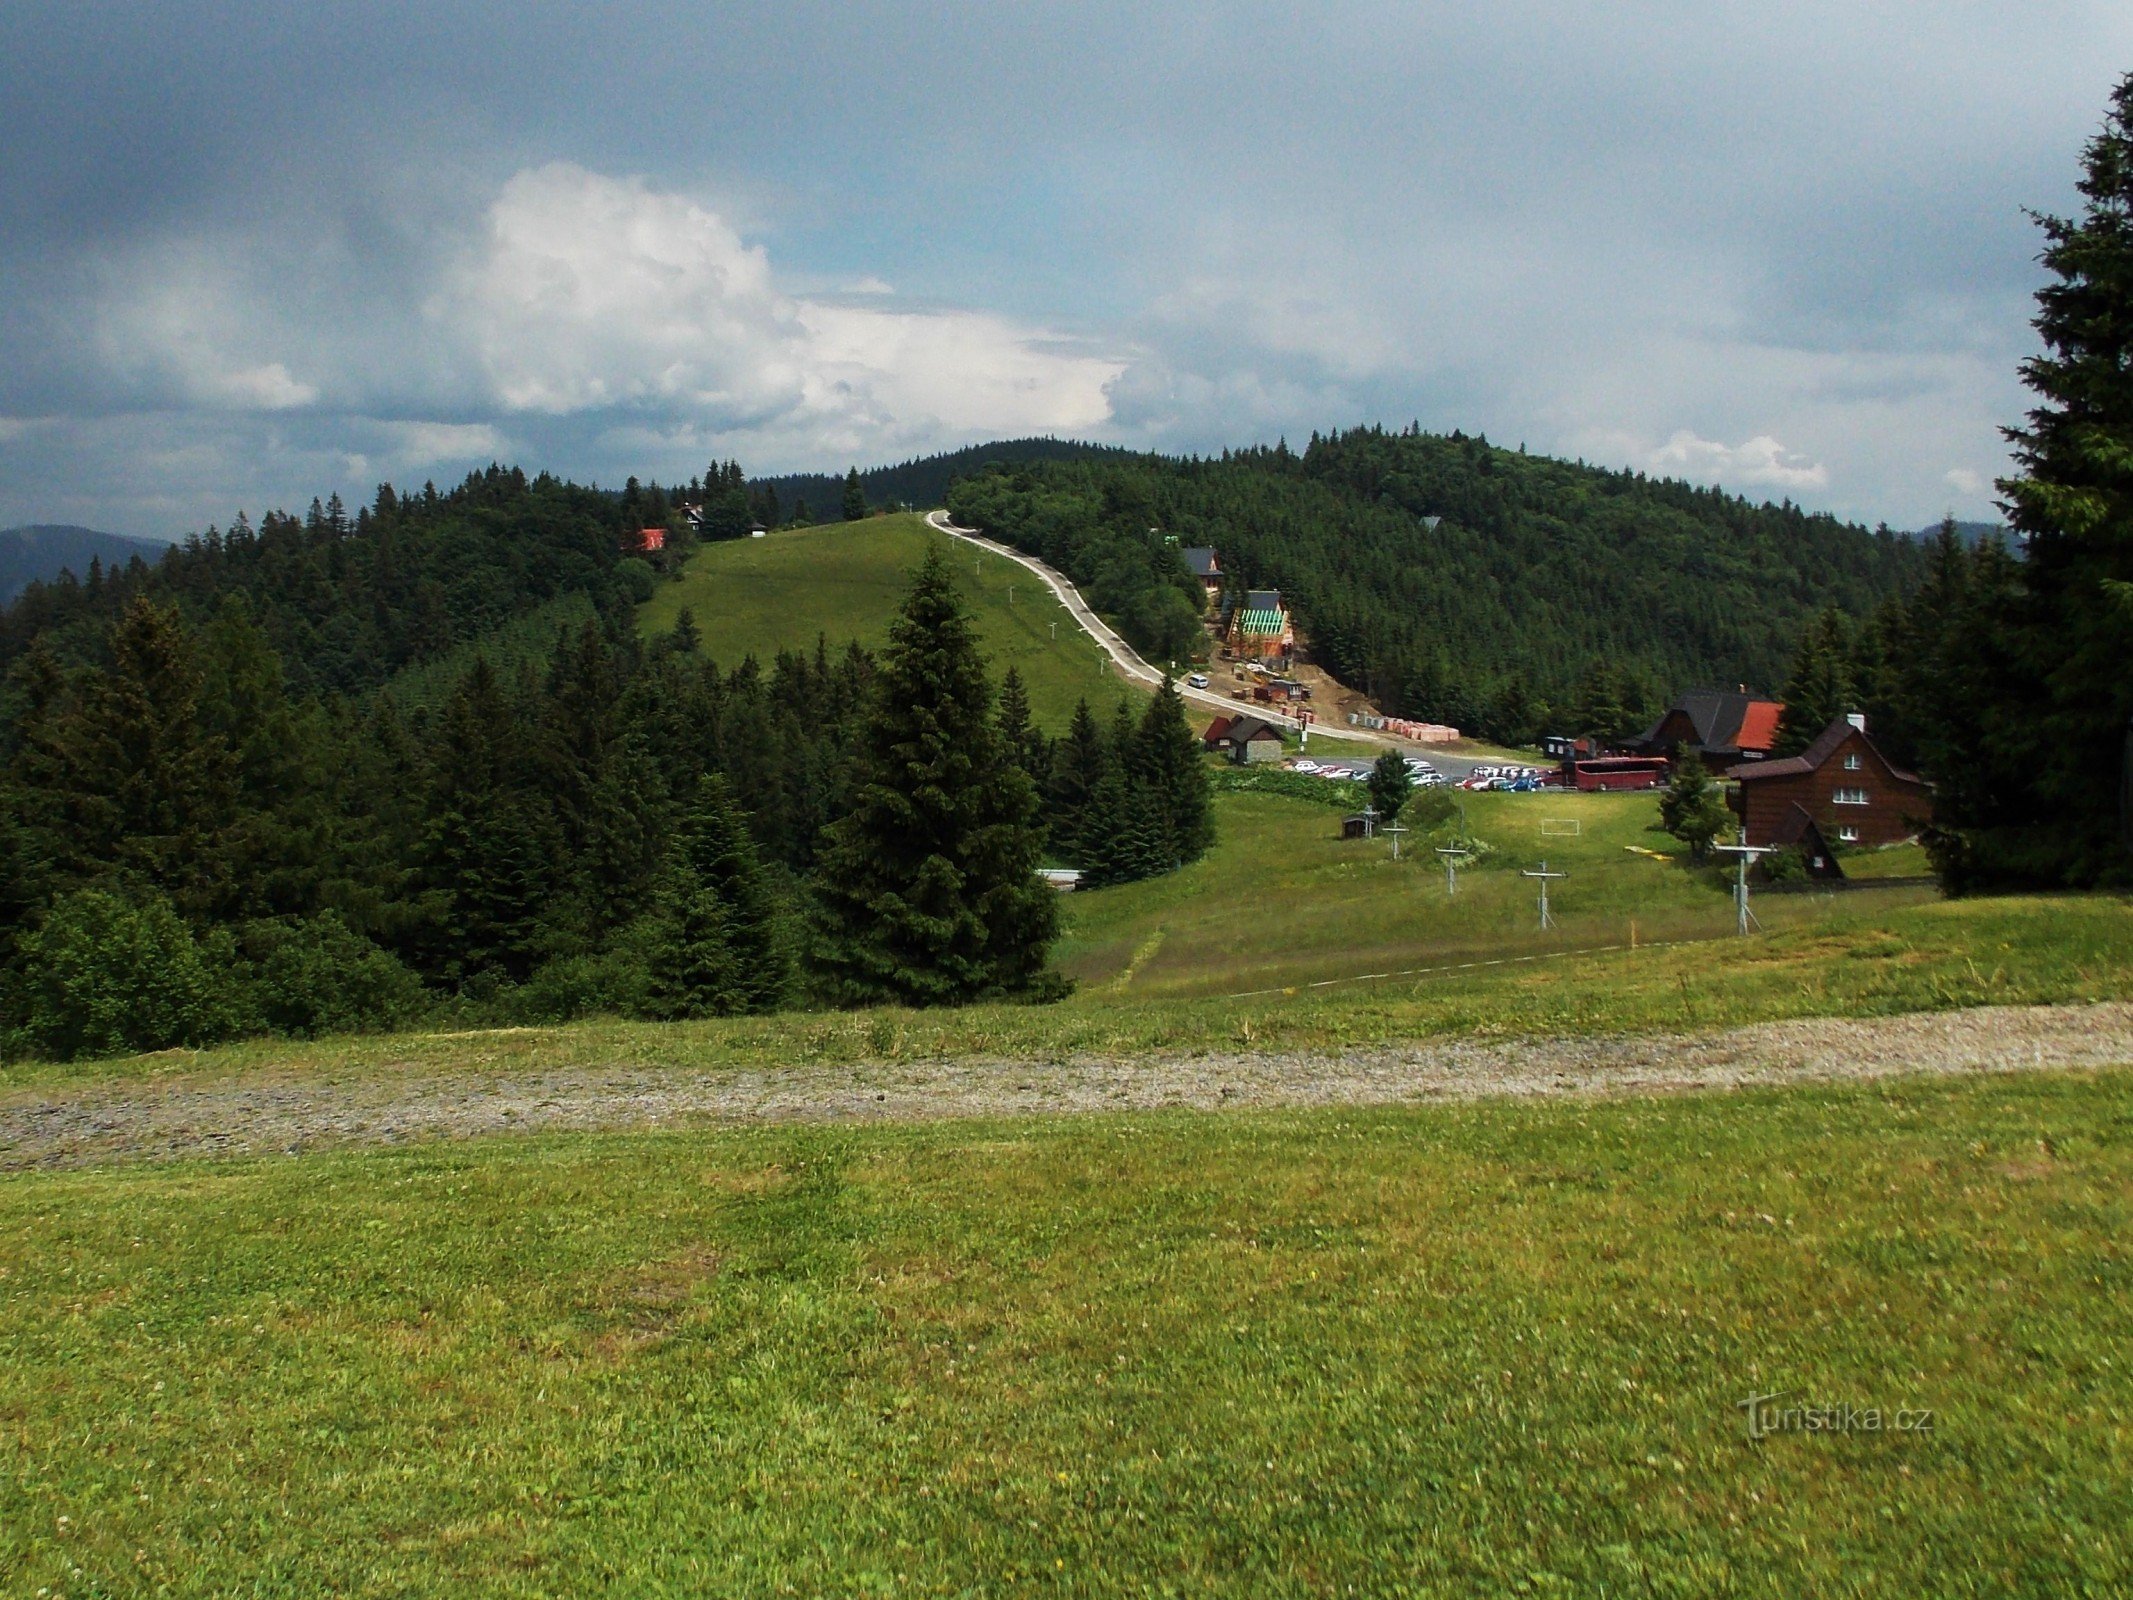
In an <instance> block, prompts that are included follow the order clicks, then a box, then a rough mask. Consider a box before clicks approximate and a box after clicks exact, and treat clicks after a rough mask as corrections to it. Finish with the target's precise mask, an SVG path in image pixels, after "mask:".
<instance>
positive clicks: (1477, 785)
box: [1459, 772, 1496, 789]
mask: <svg viewBox="0 0 2133 1600" xmlns="http://www.w3.org/2000/svg"><path fill="white" fill-rule="evenodd" d="M1495 781H1496V780H1495V779H1494V778H1484V777H1483V776H1482V775H1481V774H1480V773H1478V772H1470V773H1468V774H1467V775H1466V776H1465V777H1463V778H1461V779H1460V780H1459V787H1460V788H1462V789H1486V788H1488V787H1489V786H1490V785H1491V784H1493V783H1494V782H1495Z"/></svg>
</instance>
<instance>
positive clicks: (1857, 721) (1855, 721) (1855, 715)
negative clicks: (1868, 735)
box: [1844, 711, 1866, 733]
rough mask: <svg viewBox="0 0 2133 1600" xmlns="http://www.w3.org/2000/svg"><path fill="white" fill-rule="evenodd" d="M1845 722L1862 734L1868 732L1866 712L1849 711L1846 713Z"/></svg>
mask: <svg viewBox="0 0 2133 1600" xmlns="http://www.w3.org/2000/svg"><path fill="white" fill-rule="evenodd" d="M1844 720H1845V721H1846V722H1849V723H1850V724H1851V725H1852V726H1853V727H1855V728H1857V729H1858V730H1859V731H1860V732H1861V733H1864V732H1866V713H1865V712H1864V711H1847V712H1845V713H1844Z"/></svg>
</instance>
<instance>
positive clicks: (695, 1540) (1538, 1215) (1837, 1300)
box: [0, 1072, 2133, 1597]
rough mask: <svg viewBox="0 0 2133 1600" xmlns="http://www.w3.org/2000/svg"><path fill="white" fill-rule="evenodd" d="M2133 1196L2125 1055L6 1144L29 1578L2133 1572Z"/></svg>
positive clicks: (807, 1589) (9, 1501) (914, 1582)
mask: <svg viewBox="0 0 2133 1600" xmlns="http://www.w3.org/2000/svg"><path fill="white" fill-rule="evenodd" d="M2129 1195H2133V1076H2129V1075H2128V1074H2126V1073H2123V1072H2118V1073H2105V1074H2096V1075H2078V1074H2065V1075H2059V1074H2047V1075H2036V1076H2024V1077H2020V1078H2005V1079H1983V1080H1976V1079H1973V1080H1969V1081H1960V1082H1958V1081H1909V1082H1889V1083H1883V1084H1880V1085H1876V1086H1873V1087H1870V1088H1849V1089H1812V1090H1807V1089H1801V1090H1792V1091H1787V1092H1782V1093H1779V1092H1763V1093H1751V1094H1740V1095H1730V1096H1727V1095H1690V1096H1684V1097H1678V1098H1674V1099H1667V1100H1655V1101H1618V1102H1601V1103H1584V1102H1561V1103H1547V1104H1507V1103H1496V1104H1484V1105H1475V1106H1468V1107H1462V1108H1435V1109H1427V1110H1412V1111H1390V1110H1387V1111H1371V1112H1354V1111H1347V1112H1314V1113H1286V1114H1238V1115H1231V1116H1205V1115H1189V1114H1182V1113H1181V1114H1163V1115H1157V1114H1148V1115H1135V1116H1125V1117H1113V1118H1078V1119H1074V1118H1069V1119H1056V1120H1052V1121H1047V1122H1000V1123H989V1124H951V1125H934V1126H921V1127H903V1128H895V1127H873V1128H864V1129H859V1128H812V1129H798V1130H795V1129H780V1130H756V1131H723V1132H695V1133H675V1134H642V1135H634V1136H621V1135H616V1136H574V1137H554V1138H545V1137H544V1138H536V1139H524V1140H516V1141H512V1140H499V1141H490V1142H486V1143H482V1144H476V1145H460V1146H450V1147H440V1148H432V1149H424V1150H413V1151H386V1152H368V1153H347V1154H335V1155H313V1156H307V1157H304V1158H300V1159H295V1160H277V1161H263V1162H241V1163H229V1164H223V1165H193V1166H179V1167H156V1168H142V1167H136V1168H125V1169H116V1170H103V1171H85V1172H76V1173H47V1174H39V1175H21V1174H18V1175H14V1176H10V1177H6V1178H0V1589H4V1591H5V1592H7V1593H9V1594H21V1595H25V1596H27V1595H33V1594H45V1593H49V1594H51V1595H55V1596H56V1595H91V1594H144V1593H156V1594H167V1595H220V1594H233V1593H247V1594H251V1593H260V1594H267V1593H271V1594H327V1593H334V1594H349V1595H388V1594H425V1595H444V1596H459V1595H587V1594H613V1595H630V1596H640V1595H702V1594H717V1595H766V1596H769V1595H790V1594H798V1595H875V1594H881V1595H889V1594H911V1595H999V1594H1017V1593H1035V1594H1059V1595H1115V1594H1150V1595H1161V1594H1169V1595H1190V1594H1227V1595H1239V1596H1255V1597H1258V1596H1306V1595H1334V1594H1371V1595H1391V1594H1413V1595H1437V1594H1442V1595H1458V1596H1466V1595H1495V1594H1577V1595H1601V1594H1624V1595H1682V1596H1704V1595H1749V1594H1754V1595H1766V1594H1778V1595H1807V1594H1813V1595H1849V1594H1861V1595H1865V1594H1875V1595H1900V1596H1905V1597H1910V1596H1916V1595H1922V1594H1930V1595H1963V1594H1978V1595H1984V1594H1994V1595H1998V1594H2016V1593H2020V1594H2035V1595H2047V1594H2048V1595H2072V1594H2085V1595H2096V1596H2101V1595H2105V1594H2121V1593H2125V1592H2127V1590H2128V1588H2129V1586H2133V1544H2129V1535H2128V1527H2129V1524H2128V1522H2127V1519H2126V1517H2125V1505H2126V1497H2127V1493H2128V1490H2129V1485H2133V1459H2129V1457H2133V1432H2129V1422H2133V1416H2129V1401H2133V1387H2129V1383H2128V1373H2127V1367H2126V1363H2127V1359H2128V1357H2127V1351H2128V1350H2129V1349H2133V1277H2129V1272H2128V1261H2129V1258H2128V1253H2127V1244H2126V1241H2127V1239H2128V1238H2129V1237H2133V1206H2129V1202H2128V1197H2129ZM1780 1391H1782V1392H1783V1394H1784V1395H1785V1396H1786V1400H1785V1402H1784V1403H1786V1404H1790V1405H1794V1406H1824V1407H1837V1406H1847V1405H1848V1406H1851V1407H1853V1408H1856V1409H1858V1410H1864V1409H1865V1408H1877V1409H1878V1410H1879V1412H1880V1413H1881V1416H1882V1418H1883V1426H1882V1431H1879V1432H1874V1433H1866V1432H1853V1433H1847V1434H1842V1435H1838V1434H1829V1433H1823V1434H1810V1433H1797V1432H1796V1433H1781V1434H1778V1435H1776V1436H1774V1437H1771V1438H1767V1439H1765V1440H1763V1441H1762V1442H1760V1443H1755V1442H1751V1441H1750V1440H1749V1439H1748V1438H1747V1436H1746V1430H1745V1420H1746V1419H1745V1414H1744V1413H1743V1412H1742V1411H1741V1410H1739V1409H1738V1403H1739V1402H1740V1401H1741V1400H1742V1399H1744V1398H1745V1397H1747V1396H1749V1395H1751V1394H1769V1393H1774V1392H1780ZM1899 1408H1902V1409H1903V1410H1904V1411H1905V1412H1906V1413H1907V1414H1908V1415H1909V1420H1910V1422H1911V1423H1912V1424H1913V1426H1910V1427H1907V1428H1906V1429H1904V1430H1903V1431H1898V1430H1897V1428H1896V1426H1895V1423H1896V1413H1897V1411H1898V1409H1899ZM1920 1411H1930V1413H1931V1427H1930V1429H1929V1430H1921V1429H1919V1428H1918V1427H1916V1426H1915V1424H1916V1423H1917V1421H1918V1418H1917V1416H1916V1415H1915V1413H1916V1412H1920Z"/></svg>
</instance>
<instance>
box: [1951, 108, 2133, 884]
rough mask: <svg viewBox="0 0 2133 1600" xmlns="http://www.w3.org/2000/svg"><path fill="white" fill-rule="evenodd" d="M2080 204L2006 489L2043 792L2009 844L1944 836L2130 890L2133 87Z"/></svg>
mask: <svg viewBox="0 0 2133 1600" xmlns="http://www.w3.org/2000/svg"><path fill="white" fill-rule="evenodd" d="M2080 189H2081V194H2082V196H2083V198H2084V201H2085V202H2086V203H2085V205H2084V207H2083V209H2082V213H2081V215H2080V216H2079V217H2076V218H2060V217H2049V216H2047V217H2041V218H2039V219H2038V220H2039V223H2040V225H2041V226H2042V228H2043V230H2044V236H2045V240H2046V245H2045V250H2044V255H2043V262H2044V266H2045V268H2046V270H2047V271H2048V272H2050V274H2051V281H2049V282H2048V283H2046V285H2045V286H2044V287H2043V288H2042V289H2040V290H2039V291H2038V292H2037V318H2036V329H2037V332H2038V333H2039V334H2040V335H2041V336H2042V338H2043V340H2044V345H2045V352H2044V353H2043V354H2041V355H2038V356H2035V357H2033V358H2032V359H2030V360H2029V361H2027V362H2025V363H2024V364H2023V367H2022V376H2023V378H2024V379H2025V380H2026V381H2027V382H2028V384H2029V386H2030V388H2031V389H2033V390H2034V391H2035V392H2036V394H2037V395H2038V397H2039V404H2038V405H2037V407H2036V408H2035V409H2034V410H2032V411H2031V412H2030V414H2029V425H2028V426H2027V427H2026V428H2016V429H2010V430H2008V439H2009V440H2010V442H2011V443H2012V444H2013V445H2014V456H2015V461H2016V463H2017V464H2018V465H2019V467H2020V468H2021V473H2020V475H2019V476H2017V477H2013V478H2006V479H2002V480H2001V482H2000V485H1999V487H2000V491H2001V493H2003V494H2004V495H2005V496H2006V497H2007V500H2006V505H2007V508H2008V513H2009V516H2010V518H2011V519H2012V521H2013V523H2014V526H2015V528H2016V529H2017V530H2018V531H2019V532H2020V533H2022V534H2023V535H2025V536H2026V539H2027V545H2028V559H2027V560H2026V561H2025V562H2024V563H2023V566H2022V571H2021V590H2022V593H2021V596H2020V601H2019V604H2018V606H2017V608H2016V610H2015V612H2014V614H2013V615H2012V616H2011V617H2010V618H2009V619H2008V620H2009V622H2011V623H2012V624H2013V628H2014V631H2015V633H2016V635H2017V637H2018V638H2019V639H2020V641H2021V642H2020V647H2019V649H2018V652H2017V662H2016V665H2017V667H2018V670H2019V676H2018V677H2017V678H2016V679H2014V680H2013V681H2011V682H2007V683H2003V684H2001V685H1999V686H1998V688H1999V695H1998V699H1999V700H2000V702H2001V704H2002V705H2003V706H2005V707H2008V708H2009V710H2003V711H2002V713H2001V715H2000V719H1999V720H2000V722H2001V725H2002V729H2003V731H2005V732H2006V733H2007V734H2008V735H2009V736H2011V737H2014V738H2017V739H2019V740H2020V742H2021V743H2022V745H2023V746H2024V747H2025V749H2026V753H2027V754H2028V756H2029V758H2030V760H2029V763H2028V766H2029V770H2030V772H2031V774H2032V776H2031V778H2030V780H2029V782H2028V785H2027V794H2026V796H2025V799H2024V802H2023V804H2022V805H2021V806H2020V807H2019V809H2018V812H2017V814H2015V815H2011V816H2008V817H2006V818H2005V820H2004V821H2003V822H2002V823H2001V824H2000V825H1999V826H1998V827H1997V828H1995V827H1992V826H1990V825H1988V824H1986V823H1985V822H1984V820H1983V819H1982V818H1980V817H1977V816H1974V815H1971V814H1967V813H1966V812H1964V811H1963V810H1962V809H1961V808H1954V809H1953V810H1952V813H1951V814H1950V815H1948V816H1946V817H1945V819H1944V822H1945V825H1946V826H1947V828H1948V829H1949V830H1950V831H1951V833H1952V834H1953V835H1954V836H1956V837H1959V838H1961V837H1964V836H1967V838H1966V840H1965V848H1966V850H1967V854H1968V856H1969V858H1970V865H1971V868H1972V870H1973V871H1974V872H1975V874H1976V875H1977V876H1978V877H1979V878H1980V879H1983V880H1993V879H2010V880H2017V881H2029V882H2039V881H2042V882H2058V883H2068V884H2091V883H2100V882H2125V881H2128V880H2133V815H2128V814H2126V813H2127V811H2128V809H2129V802H2128V801H2127V800H2126V799H2125V798H2124V797H2125V795H2126V794H2127V792H2128V788H2129V782H2128V780H2129V774H2128V771H2127V768H2128V762H2129V760H2133V744H2129V738H2133V671H2129V670H2128V666H2127V664H2128V662H2133V74H2128V75H2127V76H2126V77H2125V78H2123V79H2122V80H2121V81H2120V82H2119V84H2118V87H2117V88H2116V90H2115V91H2114V92H2113V93H2112V96H2111V104H2110V110H2109V113H2108V115H2107V116H2106V118H2105V121H2104V126H2103V129H2102V131H2101V132H2099V133H2098V134H2097V135H2096V137H2095V138H2093V139H2092V140H2090V142H2089V145H2088V148H2087V150H2086V152H2085V154H2084V161H2083V170H2082V175H2081V181H2080ZM2013 707H2020V708H2021V713H2022V714H2011V712H2012V708H2013Z"/></svg>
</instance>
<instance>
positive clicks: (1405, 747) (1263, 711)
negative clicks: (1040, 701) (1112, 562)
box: [926, 511, 1481, 782]
mask: <svg viewBox="0 0 2133 1600" xmlns="http://www.w3.org/2000/svg"><path fill="white" fill-rule="evenodd" d="M926 524H927V526H929V527H931V528H933V529H935V530H937V531H938V532H941V533H945V534H946V535H948V537H949V538H951V539H960V540H961V541H962V542H963V543H965V544H969V545H975V546H977V548H978V549H980V550H983V551H985V552H986V553H987V554H989V555H996V556H999V557H1000V558H1001V559H1002V560H1004V561H1012V562H1014V563H1015V565H1017V566H1019V567H1022V568H1024V569H1026V570H1027V571H1029V572H1030V573H1032V574H1033V575H1035V576H1036V578H1037V579H1038V580H1039V581H1040V582H1042V583H1043V584H1044V586H1045V587H1046V588H1047V589H1049V590H1051V592H1052V594H1053V596H1054V598H1056V599H1057V600H1058V601H1059V603H1060V604H1061V605H1063V606H1065V607H1066V609H1067V615H1068V616H1070V617H1072V618H1073V619H1074V621H1075V623H1076V625H1078V626H1079V627H1080V629H1081V631H1082V632H1083V633H1085V634H1087V635H1088V636H1089V637H1090V638H1091V639H1094V640H1095V641H1096V644H1097V648H1098V649H1100V650H1102V651H1103V652H1104V653H1105V654H1106V655H1108V656H1109V657H1110V658H1111V662H1112V664H1113V665H1114V666H1116V667H1117V668H1118V670H1119V671H1120V672H1122V673H1124V674H1125V675H1126V676H1127V677H1129V678H1131V679H1133V680H1134V681H1136V682H1138V683H1145V684H1147V685H1149V686H1150V687H1151V688H1152V687H1154V686H1156V685H1158V684H1160V683H1161V682H1162V681H1163V674H1162V672H1161V671H1160V670H1159V669H1157V668H1155V667H1151V666H1150V665H1149V664H1148V663H1147V662H1146V661H1143V660H1142V659H1141V656H1140V652H1139V651H1137V650H1135V649H1134V648H1133V646H1131V645H1130V644H1128V643H1126V641H1125V640H1123V639H1121V638H1120V637H1119V636H1118V634H1117V632H1116V631H1115V630H1114V629H1113V628H1112V627H1111V626H1110V624H1109V623H1107V622H1105V621H1104V620H1103V618H1101V617H1099V616H1098V615H1097V614H1096V613H1095V612H1094V611H1092V610H1090V609H1089V603H1088V602H1087V601H1086V600H1084V599H1082V598H1081V591H1080V590H1079V589H1077V588H1075V587H1074V585H1073V583H1072V582H1071V581H1069V580H1068V578H1067V577H1066V575H1065V574H1064V573H1062V572H1060V571H1058V570H1057V569H1056V568H1053V567H1049V566H1047V565H1046V564H1045V563H1044V562H1042V561H1039V560H1038V559H1037V558H1036V557H1035V556H1031V555H1025V554H1023V553H1022V552H1021V551H1020V550H1017V549H1016V548H1015V547H1014V546H1012V545H1006V544H1002V543H1000V541H999V540H997V539H988V538H986V537H985V535H984V534H982V533H979V532H978V531H977V530H976V529H975V528H959V527H957V526H956V525H955V524H954V523H953V522H950V521H949V520H948V513H947V512H945V511H930V512H928V513H927V514H926ZM1177 691H1178V693H1179V694H1180V695H1181V696H1183V697H1184V698H1185V699H1186V700H1189V701H1193V702H1195V703H1197V704H1199V705H1203V706H1211V707H1212V708H1214V709H1215V710H1217V711H1220V712H1224V713H1233V712H1235V711H1236V710H1237V709H1238V704H1237V702H1236V701H1234V700H1232V699H1230V698H1229V697H1228V696H1227V695H1225V694H1222V693H1219V692H1218V691H1216V690H1213V689H1195V688H1194V687H1193V686H1192V685H1191V684H1189V683H1183V682H1180V683H1179V684H1178V685H1177ZM1244 709H1246V710H1249V711H1250V712H1251V714H1252V715H1253V716H1255V717H1258V718H1261V719H1262V720H1264V721H1267V722H1271V723H1274V724H1276V725H1277V726H1280V727H1284V728H1290V729H1298V728H1301V727H1302V726H1303V724H1302V723H1300V722H1298V721H1297V720H1296V718H1294V717H1291V716H1288V715H1286V714H1285V713H1283V712H1280V711H1276V710H1275V709H1274V708H1273V707H1272V706H1264V705H1256V704H1255V705H1249V706H1246V707H1245V708H1244ZM1312 726H1313V727H1314V728H1316V729H1317V730H1318V731H1319V732H1320V733H1322V734H1327V735H1330V736H1332V737H1335V738H1339V739H1345V740H1349V741H1352V742H1353V743H1356V744H1374V745H1382V746H1384V747H1385V748H1387V749H1392V750H1398V751H1401V752H1402V753H1403V754H1412V755H1419V756H1421V757H1423V758H1424V759H1426V760H1427V761H1429V762H1430V764H1431V765H1433V766H1434V767H1436V768H1437V770H1438V771H1440V772H1442V773H1443V774H1444V775H1445V776H1446V777H1447V778H1449V779H1451V780H1452V781H1453V782H1457V781H1458V780H1459V779H1461V778H1463V777H1465V776H1466V775H1467V774H1468V773H1469V772H1471V771H1473V770H1474V768H1475V767H1476V766H1478V765H1480V764H1481V763H1480V759H1479V758H1478V757H1474V756H1455V755H1449V754H1447V753H1445V752H1444V750H1443V749H1442V747H1441V746H1437V745H1425V744H1418V743H1416V742H1415V741H1414V740H1411V739H1396V738H1393V737H1392V736H1391V735H1389V734H1383V733H1373V732H1371V731H1370V730H1368V729H1365V728H1336V727H1333V726H1331V725H1330V724H1327V723H1323V722H1317V723H1313V724H1312Z"/></svg>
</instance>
